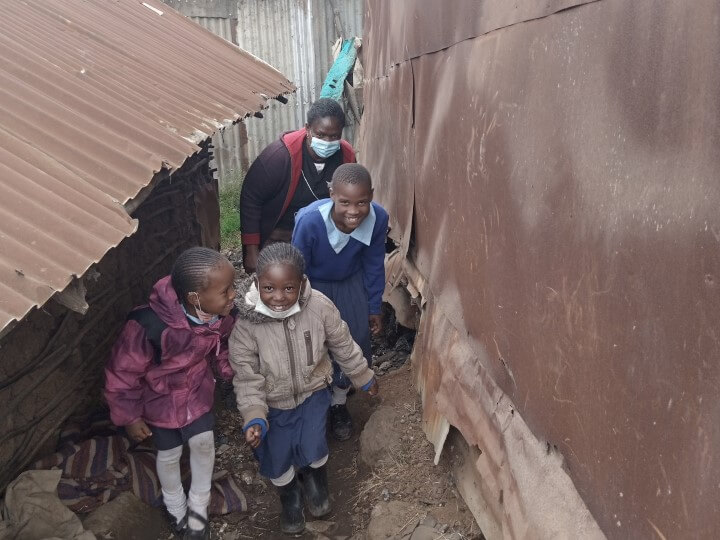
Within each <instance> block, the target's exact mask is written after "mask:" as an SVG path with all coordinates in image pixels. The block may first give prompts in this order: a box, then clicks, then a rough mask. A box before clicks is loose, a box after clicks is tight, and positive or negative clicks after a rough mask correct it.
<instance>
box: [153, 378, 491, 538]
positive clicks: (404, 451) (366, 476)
mask: <svg viewBox="0 0 720 540" xmlns="http://www.w3.org/2000/svg"><path fill="white" fill-rule="evenodd" d="M379 381H380V393H379V395H378V396H377V397H375V398H370V397H369V396H367V395H365V394H362V393H357V394H355V395H354V396H352V397H350V398H349V400H348V406H349V408H350V411H351V413H352V416H353V419H354V421H355V431H354V434H353V437H352V438H351V439H350V440H348V441H345V442H337V441H334V440H332V439H331V440H330V460H329V462H328V468H329V484H330V491H331V500H332V504H333V512H332V514H331V515H329V516H328V517H326V518H325V519H324V520H322V521H314V522H312V521H311V522H308V532H306V533H305V534H304V535H303V536H302V538H307V539H312V538H320V539H322V538H330V539H334V540H343V539H349V538H351V537H352V538H355V539H360V538H368V535H367V533H366V531H367V530H368V527H369V525H370V522H371V513H372V511H373V508H374V507H375V506H376V505H378V503H381V504H383V503H387V502H389V501H402V502H403V503H405V504H404V505H403V506H402V510H403V511H406V513H407V512H409V513H410V514H411V515H410V520H409V521H408V526H409V525H410V524H411V523H410V522H411V521H412V520H416V521H420V520H422V519H423V518H425V516H426V515H430V516H432V517H431V521H434V522H436V523H437V524H438V531H442V532H438V535H437V539H440V538H450V535H451V534H452V533H453V532H456V533H457V535H456V536H454V538H469V539H479V538H481V535H480V534H479V531H478V528H477V525H476V524H475V522H474V520H473V517H472V515H471V514H470V512H469V511H468V510H467V507H466V506H465V504H464V503H463V501H462V499H460V497H459V496H458V494H457V491H456V490H455V488H454V487H453V484H452V480H451V477H450V472H449V468H448V465H447V463H444V462H443V461H441V463H440V464H439V465H438V466H435V465H433V462H432V460H433V455H434V452H433V448H432V445H431V444H430V443H429V442H427V440H426V438H425V435H424V434H423V432H422V428H421V410H420V403H419V397H418V394H417V392H416V390H415V389H414V388H413V387H412V384H411V372H410V367H409V366H408V365H405V366H402V367H400V368H399V369H396V370H393V371H390V372H388V373H387V374H385V375H383V376H381V377H380V378H379ZM380 406H382V407H391V408H393V409H395V410H396V412H397V413H398V414H399V418H400V420H399V422H398V423H397V424H396V425H395V428H396V430H397V433H396V434H395V438H396V439H398V440H399V441H400V446H399V447H395V448H393V451H392V455H388V456H387V457H388V459H387V460H382V462H381V463H380V465H378V466H377V467H376V468H375V469H374V470H373V469H371V468H370V467H369V466H367V465H366V464H364V463H363V462H362V461H361V460H360V459H359V451H360V435H361V431H362V428H363V426H364V425H365V423H366V422H367V421H368V419H369V418H370V416H371V414H372V413H373V411H375V410H376V409H377V408H378V407H380ZM240 423H241V422H240V418H239V415H238V414H237V413H236V412H231V411H229V410H227V409H224V410H221V411H219V412H218V425H217V430H216V434H217V435H216V436H217V437H218V439H219V442H220V444H219V446H218V449H217V454H218V455H217V458H216V469H227V470H229V471H232V473H233V475H234V476H235V477H236V478H237V480H238V482H239V483H241V485H242V486H243V489H244V490H245V495H246V497H247V500H248V506H249V510H248V512H243V513H236V514H229V515H225V516H219V517H215V518H213V519H212V528H213V537H214V538H219V539H240V538H258V539H270V538H283V536H282V535H281V534H280V533H279V532H278V529H279V512H280V505H279V500H278V498H277V495H276V493H275V490H274V488H273V486H272V485H271V484H270V483H269V482H268V481H267V480H266V479H264V478H262V477H261V476H259V475H258V472H257V465H256V462H255V460H254V458H253V456H252V454H251V452H250V450H249V448H248V446H247V445H246V444H245V442H244V439H243V438H242V434H241V432H240ZM387 435H388V434H382V436H383V437H386V436H387ZM375 513H376V514H377V513H378V512H377V511H376V512H375ZM395 525H396V524H395ZM382 527H383V525H382V524H381V525H380V529H382ZM386 528H387V527H386ZM374 529H375V532H374V533H373V537H377V536H378V534H379V535H380V536H383V532H382V530H381V531H380V533H378V527H377V526H375V527H374ZM411 530H412V529H410V528H409V527H407V528H406V530H404V531H397V532H393V531H390V530H388V531H387V534H386V535H385V536H383V537H385V538H400V537H402V535H403V534H404V533H407V532H409V531H411ZM165 538H167V537H165Z"/></svg>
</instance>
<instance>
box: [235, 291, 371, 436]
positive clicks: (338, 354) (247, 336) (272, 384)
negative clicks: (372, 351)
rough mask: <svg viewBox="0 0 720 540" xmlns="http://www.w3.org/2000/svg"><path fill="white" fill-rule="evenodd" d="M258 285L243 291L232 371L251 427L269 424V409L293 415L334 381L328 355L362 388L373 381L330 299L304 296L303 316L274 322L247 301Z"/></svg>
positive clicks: (317, 294)
mask: <svg viewBox="0 0 720 540" xmlns="http://www.w3.org/2000/svg"><path fill="white" fill-rule="evenodd" d="M252 283H253V281H252V279H248V280H246V281H245V282H244V283H243V284H242V285H241V287H240V289H239V291H238V293H239V294H238V296H237V298H238V301H237V307H238V309H239V314H238V316H237V319H236V322H235V328H234V329H233V332H232V334H231V335H230V342H229V346H230V365H231V366H232V368H233V370H234V371H235V377H234V378H233V384H234V386H235V394H236V395H237V405H238V409H239V410H240V414H242V417H243V420H244V422H245V423H247V422H249V421H250V420H253V419H255V418H261V419H263V420H267V412H268V407H272V408H274V409H293V408H295V407H297V406H298V405H300V404H301V403H302V402H303V401H305V399H306V398H308V397H309V396H310V394H312V393H313V392H315V391H316V390H319V389H320V388H323V387H325V386H326V385H328V384H329V383H330V382H331V381H332V364H331V363H330V357H329V356H328V350H329V351H330V352H332V354H333V357H334V358H335V361H336V362H337V363H338V364H339V365H340V367H341V369H342V370H343V371H344V372H345V374H346V375H347V376H348V378H349V379H350V380H351V381H352V383H353V385H355V386H356V387H358V388H359V387H362V386H364V385H366V384H367V383H368V382H370V381H371V380H372V378H373V377H374V375H375V374H374V372H373V371H372V370H371V369H370V368H368V365H367V362H366V360H365V358H364V357H363V354H362V351H361V350H360V347H359V346H358V345H357V343H355V342H354V341H353V339H352V337H351V336H350V330H349V329H348V326H347V324H346V323H345V322H344V321H343V320H342V319H341V318H340V312H339V311H338V310H337V308H336V307H335V305H334V304H333V303H332V302H331V301H330V299H328V297H327V296H325V295H324V294H322V293H321V292H319V291H315V290H313V289H312V288H311V287H310V283H309V281H307V280H306V281H305V286H304V287H303V290H302V292H301V293H300V308H301V309H300V312H299V313H296V314H295V315H291V316H290V317H288V318H286V319H282V320H279V319H273V318H271V317H268V316H266V315H263V314H261V313H258V312H256V311H254V308H255V305H254V304H251V303H248V301H246V300H245V296H246V293H247V291H248V290H249V288H250V286H251V285H252Z"/></svg>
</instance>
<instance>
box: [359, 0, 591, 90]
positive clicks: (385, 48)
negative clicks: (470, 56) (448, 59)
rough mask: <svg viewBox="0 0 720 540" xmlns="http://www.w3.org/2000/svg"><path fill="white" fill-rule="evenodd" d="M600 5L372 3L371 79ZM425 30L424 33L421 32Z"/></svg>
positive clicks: (553, 0) (492, 0)
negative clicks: (492, 35)
mask: <svg viewBox="0 0 720 540" xmlns="http://www.w3.org/2000/svg"><path fill="white" fill-rule="evenodd" d="M596 1H598V0H518V1H515V2H512V3H509V2H507V1H506V0H453V1H452V3H448V2H436V1H433V0H405V1H402V2H388V3H387V5H383V4H382V3H378V2H368V9H367V13H366V21H365V28H364V32H365V38H366V39H367V40H368V41H369V42H371V43H372V44H373V53H372V54H371V55H368V58H367V59H365V58H363V62H364V63H365V62H366V65H365V64H364V66H365V69H366V76H367V77H368V78H371V79H374V78H377V77H381V76H384V75H386V74H387V72H388V69H390V68H391V67H392V66H395V65H397V64H399V63H401V62H403V61H406V60H409V59H411V58H417V57H419V56H422V55H424V54H430V53H433V52H437V51H440V50H442V49H446V48H448V47H451V46H453V45H455V44H457V43H460V42H461V41H464V40H466V39H471V38H474V37H478V36H481V35H483V34H487V33H489V32H492V31H494V30H498V29H501V28H506V27H508V26H512V25H513V24H518V23H522V22H526V21H531V20H534V19H539V18H542V17H546V16H548V15H551V14H553V13H557V12H559V11H562V10H564V9H569V8H572V7H576V6H579V5H582V4H587V3H590V2H596ZM421 27H422V31H418V28H421Z"/></svg>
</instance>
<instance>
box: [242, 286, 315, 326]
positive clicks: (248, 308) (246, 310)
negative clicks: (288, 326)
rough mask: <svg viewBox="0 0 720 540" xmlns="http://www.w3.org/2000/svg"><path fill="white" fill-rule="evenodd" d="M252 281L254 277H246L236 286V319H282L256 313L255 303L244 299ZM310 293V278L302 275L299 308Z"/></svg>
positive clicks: (265, 320)
mask: <svg viewBox="0 0 720 540" xmlns="http://www.w3.org/2000/svg"><path fill="white" fill-rule="evenodd" d="M253 283H255V278H254V277H248V278H246V279H245V280H243V281H242V282H241V283H240V285H239V286H238V290H237V296H236V297H235V306H236V307H237V308H238V315H237V316H238V319H245V320H247V321H250V322H251V323H253V324H260V323H264V322H280V321H282V319H273V318H272V317H268V316H267V315H263V314H262V313H258V312H257V311H255V303H251V302H248V300H246V299H245V297H246V296H247V293H248V292H249V291H250V288H251V287H252V285H253ZM311 295H312V287H311V286H310V280H309V279H308V278H307V276H305V275H303V286H302V290H301V291H300V299H299V304H300V309H303V308H304V307H305V305H306V304H307V303H308V301H309V300H310V296H311Z"/></svg>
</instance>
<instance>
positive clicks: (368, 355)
mask: <svg viewBox="0 0 720 540" xmlns="http://www.w3.org/2000/svg"><path fill="white" fill-rule="evenodd" d="M310 285H312V288H313V289H315V290H318V291H320V292H321V293H323V294H324V295H325V296H327V297H328V298H329V299H330V300H332V301H333V303H334V304H335V306H336V307H337V308H338V310H339V311H340V316H341V317H342V319H343V320H344V321H345V322H346V323H347V325H348V327H349V328H350V335H351V336H352V338H353V339H354V340H355V343H357V344H358V345H360V348H361V349H362V352H363V356H364V357H365V360H367V363H368V366H370V365H372V352H371V351H370V322H369V318H370V309H369V307H368V297H367V291H366V290H365V281H364V280H363V274H362V271H359V272H355V274H353V275H352V276H350V277H349V278H348V279H346V280H344V281H322V280H319V279H311V280H310ZM333 384H334V385H335V386H338V387H340V388H347V387H349V386H350V380H349V379H348V378H347V377H346V376H345V374H344V373H343V372H342V371H340V367H339V366H338V365H337V363H336V362H333Z"/></svg>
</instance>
